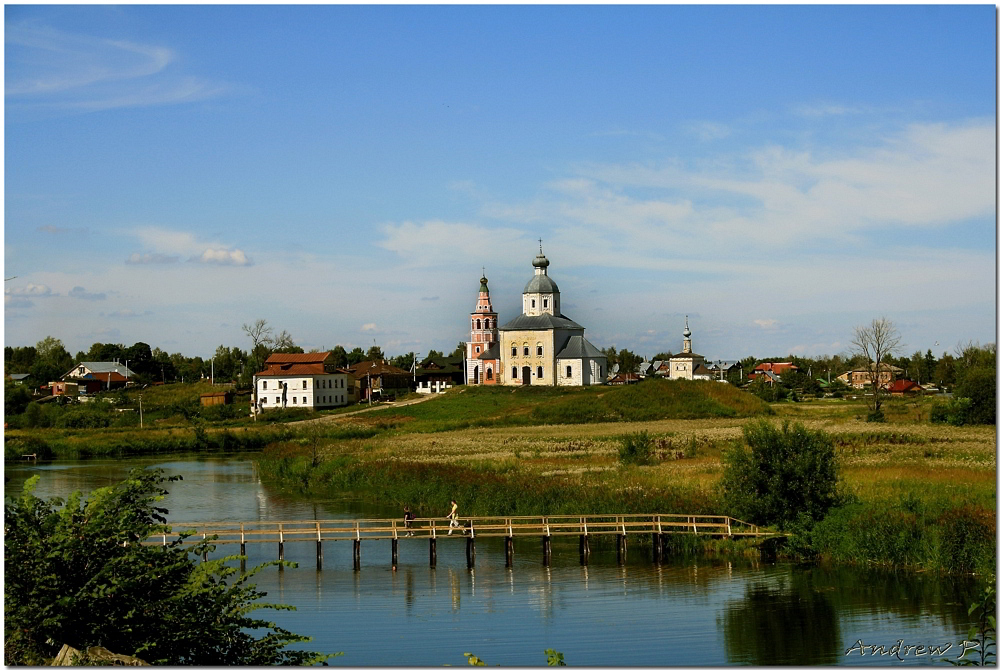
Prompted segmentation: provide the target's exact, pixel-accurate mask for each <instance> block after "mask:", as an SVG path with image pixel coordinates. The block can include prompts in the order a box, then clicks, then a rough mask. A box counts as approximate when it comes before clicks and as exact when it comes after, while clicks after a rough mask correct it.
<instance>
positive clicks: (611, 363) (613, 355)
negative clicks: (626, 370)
mask: <svg viewBox="0 0 1000 670" xmlns="http://www.w3.org/2000/svg"><path fill="white" fill-rule="evenodd" d="M601 353H602V354H604V355H605V356H606V357H607V359H608V371H609V372H610V371H611V370H612V369H613V368H614V367H615V363H617V362H618V350H617V349H615V348H614V347H608V348H607V349H601Z"/></svg>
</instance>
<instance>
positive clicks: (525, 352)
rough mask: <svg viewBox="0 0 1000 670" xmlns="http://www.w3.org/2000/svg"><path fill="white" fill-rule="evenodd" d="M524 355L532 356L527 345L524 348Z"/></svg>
mask: <svg viewBox="0 0 1000 670" xmlns="http://www.w3.org/2000/svg"><path fill="white" fill-rule="evenodd" d="M524 355H525V356H530V355H531V354H529V353H528V346H527V345H525V346H524Z"/></svg>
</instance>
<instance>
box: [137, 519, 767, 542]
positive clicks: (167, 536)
mask: <svg viewBox="0 0 1000 670" xmlns="http://www.w3.org/2000/svg"><path fill="white" fill-rule="evenodd" d="M458 523H459V526H458V527H452V526H450V521H449V520H448V519H446V518H440V517H434V518H419V519H414V520H413V522H412V524H411V525H410V526H409V527H407V526H406V524H405V523H404V521H403V520H402V519H323V520H313V521H246V522H231V521H229V522H198V523H185V522H175V523H171V524H170V528H171V530H170V532H167V533H163V534H162V535H161V536H156V537H155V538H150V540H151V541H152V540H154V539H157V540H159V541H161V542H163V543H164V544H165V543H167V542H169V541H172V540H174V539H176V538H178V537H179V535H180V534H181V533H184V532H190V533H191V535H190V536H189V537H187V538H186V539H185V542H186V543H195V542H198V541H200V540H201V539H202V538H211V537H213V536H215V537H216V539H214V540H212V542H213V543H214V544H246V543H258V542H270V543H273V542H278V543H285V542H326V541H337V540H386V539H391V540H397V539H400V538H408V537H416V538H420V537H422V538H438V537H447V536H448V535H449V531H450V534H451V535H452V536H454V535H458V536H460V537H461V536H463V535H464V536H468V537H473V538H475V537H511V538H513V537H519V536H522V537H523V536H533V537H538V536H543V537H547V536H557V535H581V536H589V535H629V534H634V533H654V534H675V533H685V534H695V535H706V536H727V537H762V536H770V535H774V533H773V532H771V531H767V530H762V529H760V528H759V527H758V526H756V525H754V524H751V523H748V522H746V521H741V520H739V519H734V518H732V517H729V516H720V515H710V514H607V515H594V514H590V515H552V516H539V515H534V516H472V517H460V518H459V520H458Z"/></svg>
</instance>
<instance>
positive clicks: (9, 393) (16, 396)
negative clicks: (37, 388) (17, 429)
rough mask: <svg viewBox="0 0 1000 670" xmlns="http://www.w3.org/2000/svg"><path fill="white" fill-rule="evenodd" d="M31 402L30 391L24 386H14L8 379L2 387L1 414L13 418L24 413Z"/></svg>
mask: <svg viewBox="0 0 1000 670" xmlns="http://www.w3.org/2000/svg"><path fill="white" fill-rule="evenodd" d="M30 402H31V389H29V388H28V387H27V386H26V385H24V384H15V383H14V382H12V381H10V380H9V379H8V380H6V381H4V385H3V413H4V416H13V415H15V414H21V413H23V412H24V410H25V408H26V407H27V406H28V403H30Z"/></svg>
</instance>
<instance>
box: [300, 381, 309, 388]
mask: <svg viewBox="0 0 1000 670" xmlns="http://www.w3.org/2000/svg"><path fill="white" fill-rule="evenodd" d="M302 388H303V389H307V388H309V382H307V381H306V380H305V379H303V380H302Z"/></svg>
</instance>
